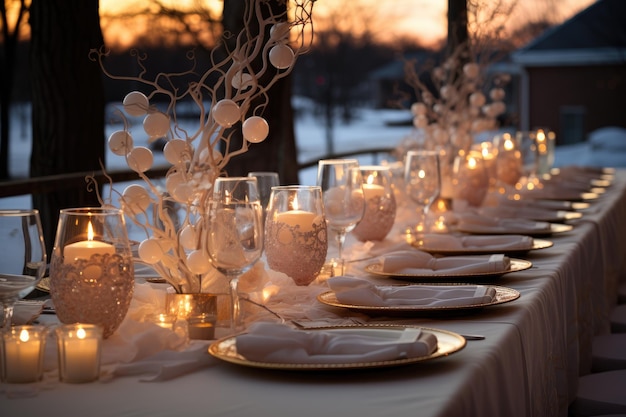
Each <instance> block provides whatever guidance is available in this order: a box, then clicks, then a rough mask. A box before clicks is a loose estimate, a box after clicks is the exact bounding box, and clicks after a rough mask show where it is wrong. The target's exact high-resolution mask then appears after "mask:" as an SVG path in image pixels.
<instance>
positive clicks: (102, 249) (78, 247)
mask: <svg viewBox="0 0 626 417" xmlns="http://www.w3.org/2000/svg"><path fill="white" fill-rule="evenodd" d="M95 254H99V255H106V254H108V255H113V254H115V247H114V246H113V245H111V244H110V243H106V242H101V241H98V240H94V232H93V226H92V225H91V222H89V225H88V228H87V240H83V241H80V242H74V243H70V244H69V245H66V246H65V247H64V248H63V259H64V263H73V262H76V261H77V260H78V259H83V260H89V258H91V256H92V255H95Z"/></svg>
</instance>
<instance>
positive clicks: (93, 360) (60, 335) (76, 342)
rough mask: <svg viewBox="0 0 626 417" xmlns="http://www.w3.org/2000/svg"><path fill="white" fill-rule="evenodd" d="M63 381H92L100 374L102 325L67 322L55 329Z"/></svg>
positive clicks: (60, 373) (60, 372) (60, 376)
mask: <svg viewBox="0 0 626 417" xmlns="http://www.w3.org/2000/svg"><path fill="white" fill-rule="evenodd" d="M55 333H56V336H57V346H58V352H59V357H58V359H59V379H60V380H61V381H62V382H69V383H84V382H92V381H95V380H97V379H98V378H99V376H100V355H101V351H102V327H101V326H99V325H95V324H83V323H75V324H65V325H62V326H59V327H57V328H56V330H55Z"/></svg>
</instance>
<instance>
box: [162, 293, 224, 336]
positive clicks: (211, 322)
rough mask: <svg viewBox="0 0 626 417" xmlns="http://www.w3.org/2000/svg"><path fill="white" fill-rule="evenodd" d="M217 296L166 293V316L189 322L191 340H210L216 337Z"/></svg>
mask: <svg viewBox="0 0 626 417" xmlns="http://www.w3.org/2000/svg"><path fill="white" fill-rule="evenodd" d="M217 297H218V296H217V295H216V294H212V293H191V294H178V293H166V295H165V311H166V314H168V315H171V316H174V317H176V318H177V319H178V320H186V321H187V329H188V332H189V338H190V339H201V340H210V339H213V337H214V335H215V331H214V329H215V323H216V320H217Z"/></svg>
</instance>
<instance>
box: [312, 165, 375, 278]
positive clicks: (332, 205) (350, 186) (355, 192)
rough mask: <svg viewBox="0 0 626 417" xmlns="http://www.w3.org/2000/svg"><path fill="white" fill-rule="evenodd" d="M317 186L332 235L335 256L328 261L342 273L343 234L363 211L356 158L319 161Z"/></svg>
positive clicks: (350, 228) (349, 229)
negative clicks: (336, 251) (335, 244)
mask: <svg viewBox="0 0 626 417" xmlns="http://www.w3.org/2000/svg"><path fill="white" fill-rule="evenodd" d="M317 185H319V186H320V187H321V188H322V197H323V200H324V212H325V215H326V223H327V224H328V228H329V229H330V230H331V231H332V232H333V233H334V234H335V240H336V241H337V247H338V255H337V256H338V257H337V260H336V261H335V260H331V264H332V267H331V276H332V275H334V265H335V264H339V270H340V274H341V275H343V272H344V260H343V245H344V242H345V240H346V234H347V233H348V232H350V231H352V229H354V228H355V227H356V225H357V223H358V222H359V221H360V220H361V219H362V218H363V214H364V213H365V198H364V197H363V179H362V177H361V171H360V170H359V163H358V161H357V160H356V159H323V160H320V161H319V163H318V169H317Z"/></svg>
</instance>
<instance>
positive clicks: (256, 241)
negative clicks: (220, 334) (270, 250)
mask: <svg viewBox="0 0 626 417" xmlns="http://www.w3.org/2000/svg"><path fill="white" fill-rule="evenodd" d="M262 218H263V211H262V208H261V202H260V200H259V193H258V190H257V180H256V178H249V177H231V178H218V179H217V180H215V184H214V185H213V197H212V199H211V201H210V202H209V233H208V242H207V247H208V251H209V256H210V259H211V263H212V264H213V266H215V268H217V270H218V271H220V272H221V273H223V274H224V275H226V277H227V278H228V281H229V287H230V297H231V310H230V312H231V315H230V319H231V325H230V328H231V331H233V332H234V331H237V330H239V329H240V328H241V326H242V322H241V306H240V301H239V293H238V288H237V287H238V284H239V277H240V276H241V274H243V273H244V272H246V271H247V270H248V269H250V268H251V267H252V265H254V263H255V262H256V261H257V260H259V258H260V257H261V253H262V252H263V226H262V224H261V222H262Z"/></svg>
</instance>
